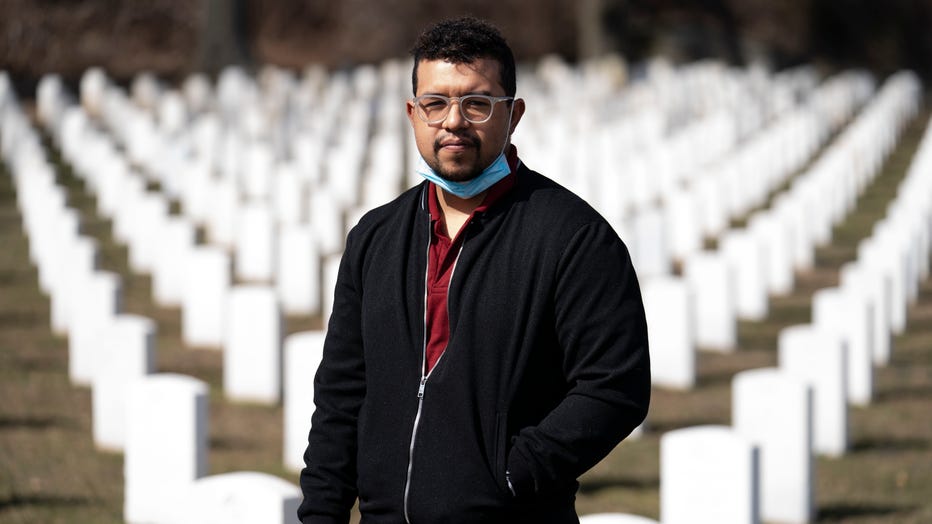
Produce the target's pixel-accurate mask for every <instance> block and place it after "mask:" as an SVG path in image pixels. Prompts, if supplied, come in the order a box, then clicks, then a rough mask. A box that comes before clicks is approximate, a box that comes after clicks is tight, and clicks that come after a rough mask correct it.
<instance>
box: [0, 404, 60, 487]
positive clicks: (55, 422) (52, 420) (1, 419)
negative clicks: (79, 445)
mask: <svg viewBox="0 0 932 524" xmlns="http://www.w3.org/2000/svg"><path fill="white" fill-rule="evenodd" d="M74 427H75V424H74V423H73V422H72V421H71V420H69V419H67V418H63V417H48V416H46V417H30V416H26V417H5V416H0V431H6V430H11V429H48V428H74ZM0 501H2V499H0Z"/></svg>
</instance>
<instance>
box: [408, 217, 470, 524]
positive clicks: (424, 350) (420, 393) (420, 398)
mask: <svg viewBox="0 0 932 524" xmlns="http://www.w3.org/2000/svg"><path fill="white" fill-rule="evenodd" d="M432 230H433V221H431V222H430V225H429V226H428V230H427V231H428V239H427V240H428V241H427V265H426V266H425V269H424V338H423V340H422V343H421V346H422V347H421V381H420V383H419V384H418V388H417V412H416V413H415V414H414V425H413V427H412V428H411V444H410V445H409V446H408V472H407V475H406V477H405V491H404V513H405V522H406V523H407V524H411V517H410V515H409V513H408V508H409V495H410V491H411V471H412V469H413V467H414V443H415V441H416V440H417V430H418V427H419V426H420V423H421V407H422V406H423V405H424V390H425V389H426V388H427V379H428V378H430V374H431V373H433V371H434V369H435V368H436V367H437V365H438V364H440V361H441V360H443V354H444V353H446V350H444V352H443V353H441V354H440V356H439V357H438V358H437V361H436V362H434V367H433V368H431V370H430V371H429V372H427V373H425V369H426V368H427V286H428V285H429V284H430V282H428V273H429V272H430V240H431V235H432V234H433V233H432ZM464 245H466V238H465V237H464V238H463V242H462V243H461V244H460V248H459V250H458V251H457V252H456V258H455V259H454V260H453V269H451V270H450V280H449V282H447V315H448V316H449V314H450V285H451V284H452V283H453V275H454V273H456V264H457V263H458V262H459V260H460V254H461V253H462V252H463V246H464ZM451 325H452V323H451ZM447 345H448V346H449V342H448V343H447Z"/></svg>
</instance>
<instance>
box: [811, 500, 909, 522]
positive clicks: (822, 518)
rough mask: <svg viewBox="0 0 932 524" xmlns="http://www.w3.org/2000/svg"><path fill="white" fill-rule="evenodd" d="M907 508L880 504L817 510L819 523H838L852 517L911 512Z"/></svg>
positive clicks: (837, 506)
mask: <svg viewBox="0 0 932 524" xmlns="http://www.w3.org/2000/svg"><path fill="white" fill-rule="evenodd" d="M911 510H912V508H909V507H898V506H884V505H880V504H875V505H870V504H863V505H861V504H844V503H841V504H830V505H828V506H825V507H822V508H819V511H818V521H819V522H840V521H844V520H846V519H850V518H852V517H886V516H890V515H895V514H897V513H901V512H906V511H911Z"/></svg>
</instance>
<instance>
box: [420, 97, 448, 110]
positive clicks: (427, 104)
mask: <svg viewBox="0 0 932 524" xmlns="http://www.w3.org/2000/svg"><path fill="white" fill-rule="evenodd" d="M421 105H423V106H424V108H425V109H441V108H443V107H445V106H446V105H447V103H446V102H444V101H443V100H439V99H437V100H424V101H423V102H422V104H421Z"/></svg>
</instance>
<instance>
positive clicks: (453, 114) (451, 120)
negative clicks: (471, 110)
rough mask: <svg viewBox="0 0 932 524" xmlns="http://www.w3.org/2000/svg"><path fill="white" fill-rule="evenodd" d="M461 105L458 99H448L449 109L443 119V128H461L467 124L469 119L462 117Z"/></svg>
mask: <svg viewBox="0 0 932 524" xmlns="http://www.w3.org/2000/svg"><path fill="white" fill-rule="evenodd" d="M461 107H462V106H460V101H459V100H450V110H449V111H448V112H447V117H446V118H444V119H443V128H444V129H462V128H464V127H468V126H469V120H466V119H465V118H463V112H462V110H461V109H460V108H461Z"/></svg>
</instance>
